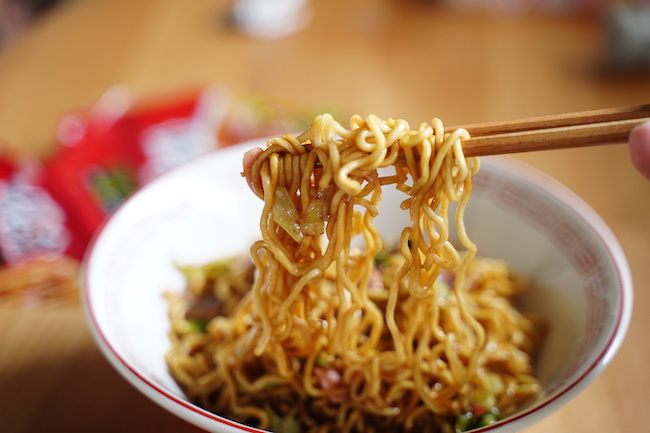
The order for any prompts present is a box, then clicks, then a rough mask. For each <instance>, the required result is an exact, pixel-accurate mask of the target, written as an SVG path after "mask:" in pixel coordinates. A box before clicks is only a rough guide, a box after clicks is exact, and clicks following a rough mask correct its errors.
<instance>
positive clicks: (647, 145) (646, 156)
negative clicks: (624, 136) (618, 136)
mask: <svg viewBox="0 0 650 433" xmlns="http://www.w3.org/2000/svg"><path fill="white" fill-rule="evenodd" d="M628 144H629V148H630V158H631V159H632V163H633V164H634V166H635V167H636V169H637V170H638V171H639V172H640V173H641V174H642V175H643V176H645V177H646V178H648V179H649V180H650V122H645V123H642V124H641V125H639V126H637V127H636V128H634V129H633V130H632V132H631V133H630V137H629V139H628Z"/></svg>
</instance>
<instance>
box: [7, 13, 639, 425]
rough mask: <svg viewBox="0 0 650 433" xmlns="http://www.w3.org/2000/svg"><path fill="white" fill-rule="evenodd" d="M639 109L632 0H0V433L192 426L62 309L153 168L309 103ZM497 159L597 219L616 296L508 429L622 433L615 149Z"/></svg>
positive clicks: (268, 124) (621, 229) (635, 336)
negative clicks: (131, 380)
mask: <svg viewBox="0 0 650 433" xmlns="http://www.w3.org/2000/svg"><path fill="white" fill-rule="evenodd" d="M649 102H650V2H648V1H641V0H638V1H631V0H630V1H604V0H601V1H598V0H554V1H541V0H528V1H526V0H519V1H517V0H239V1H234V0H192V1H183V0H58V1H57V0H40V1H39V0H0V256H1V260H2V261H1V262H0V264H1V266H0V402H2V403H1V404H0V431H2V432H32V431H44V430H47V431H51V432H63V431H116V430H117V431H123V432H130V431H142V430H143V429H147V430H150V429H153V428H156V429H157V430H158V431H184V430H190V431H191V430H192V429H191V428H189V427H188V426H187V425H185V424H184V423H183V422H181V421H179V420H177V419H176V418H174V417H173V416H171V415H169V414H167V413H165V412H164V411H163V410H162V409H160V408H158V407H157V406H156V405H155V404H153V403H151V402H149V401H148V400H146V399H145V398H144V397H142V396H141V395H140V394H139V393H138V392H137V391H136V390H134V389H132V388H131V387H130V386H129V385H128V384H127V383H126V382H124V381H123V380H122V379H121V378H120V377H119V376H118V375H117V373H116V372H115V371H113V370H112V368H111V367H110V366H109V365H108V364H107V363H106V361H104V359H103V358H102V356H101V354H100V353H99V351H98V350H97V349H96V348H95V346H94V343H93V341H92V339H91V337H90V335H89V333H88V331H87V329H86V327H85V323H84V317H83V312H82V311H81V309H80V307H79V303H78V301H77V300H76V299H77V293H78V286H77V278H78V272H79V262H80V260H81V258H82V257H83V254H84V252H85V248H86V246H87V245H88V242H89V241H90V239H91V238H92V235H93V233H94V231H95V229H96V228H97V227H98V226H99V225H100V224H101V221H102V220H103V219H104V218H106V217H107V216H109V215H110V213H111V211H112V210H113V209H114V208H115V206H117V205H118V204H119V203H120V202H121V200H123V199H124V197H126V196H128V194H130V193H131V192H132V191H133V190H134V189H135V188H137V187H139V186H140V185H142V184H144V183H146V182H147V181H149V180H150V179H152V178H153V177H155V176H157V175H159V174H161V173H163V172H164V171H166V170H168V169H170V168H172V167H174V166H175V165H178V164H180V163H182V162H184V161H186V160H188V159H190V158H193V157H198V156H200V155H201V154H203V153H205V152H209V151H212V150H214V149H217V148H219V147H223V146H228V145H231V144H234V143H237V142H239V141H243V140H246V139H249V138H253V137H260V136H266V135H269V134H276V133H283V132H285V131H295V130H300V129H301V128H305V127H306V126H308V124H309V121H310V120H311V118H312V117H313V116H314V115H315V114H319V113H321V112H331V113H333V114H334V115H335V116H337V117H338V118H340V120H341V121H342V122H343V123H345V122H346V118H348V117H349V116H350V115H352V114H360V115H362V116H366V115H368V114H376V115H378V116H380V117H399V118H404V119H406V120H407V121H409V123H411V125H417V124H418V123H420V122H422V121H429V120H430V119H431V118H432V117H439V118H441V119H442V120H443V121H444V122H445V124H447V125H462V124H469V123H475V122H485V121H492V120H507V119H515V118H523V117H530V116H540V115H546V114H556V113H563V112H572V111H582V110H592V109H600V108H608V107H615V106H626V105H636V104H644V103H649ZM514 157H515V158H517V159H520V160H522V161H524V162H527V163H529V164H530V165H532V166H534V167H536V168H538V169H540V170H542V171H544V172H546V173H548V174H550V175H551V176H553V177H555V178H556V179H558V180H559V181H561V182H563V183H564V184H565V185H567V186H568V187H569V188H571V189H572V190H574V191H575V192H577V193H578V194H579V195H580V196H581V197H583V198H584V200H585V201H586V202H587V203H588V204H590V205H591V206H592V207H594V209H596V210H597V211H598V212H599V213H600V214H601V215H602V216H603V218H604V219H605V221H606V222H607V223H608V224H609V225H610V227H612V230H613V231H614V233H615V234H616V235H617V237H618V238H619V240H620V242H621V244H622V246H623V248H624V250H625V252H626V254H627V256H628V260H629V261H630V265H631V268H632V272H633V277H634V280H635V285H636V287H637V291H636V296H637V297H636V300H635V302H636V304H635V316H634V319H633V323H632V327H631V329H630V332H629V337H628V339H627V340H626V343H625V344H624V346H623V348H622V349H621V352H620V354H619V356H617V358H616V359H615V360H614V362H613V364H612V366H611V367H610V368H609V369H608V370H607V372H606V373H605V375H603V376H602V377H601V378H599V379H598V380H597V381H596V382H595V383H594V384H593V385H592V386H591V387H590V388H589V389H588V391H587V392H586V393H584V394H582V395H581V396H580V397H578V398H577V399H576V400H575V401H574V402H572V403H571V404H570V405H569V407H567V408H566V409H563V410H562V411H560V412H558V413H557V414H556V415H554V416H552V417H551V418H549V419H547V420H544V421H543V422H541V423H540V424H539V425H538V426H535V427H534V428H532V429H530V430H529V431H530V432H531V433H535V432H543V431H551V430H552V429H553V430H554V431H556V432H578V431H609V432H623V431H634V430H636V431H643V430H644V429H645V423H644V422H643V417H642V416H640V415H639V411H640V410H642V406H641V404H642V402H644V401H646V400H647V399H648V398H650V391H648V389H647V388H648V386H649V385H650V376H649V375H648V374H647V373H644V374H643V375H641V376H639V374H638V373H637V372H640V371H644V370H646V365H647V363H648V362H649V361H650V349H648V347H647V344H646V343H645V342H646V339H645V325H646V324H647V323H648V322H647V319H642V318H643V317H646V316H645V315H646V314H648V311H649V310H650V303H649V302H650V300H649V299H648V295H647V294H646V293H647V291H646V290H645V288H646V287H647V286H648V285H650V271H649V270H648V269H647V264H648V263H650V218H649V215H650V214H649V212H650V185H649V184H648V182H647V181H645V180H644V179H643V178H642V177H641V176H640V175H639V174H638V173H636V172H635V171H634V169H633V168H632V165H631V164H630V161H629V156H628V154H627V148H626V147H625V146H604V147H600V148H589V149H569V150H562V151H552V152H533V153H528V154H521V155H516V156H514ZM89 179H90V180H89ZM14 187H15V188H14ZM19 187H20V188H19ZM12 188H13V189H12ZM21 188H22V189H21ZM11 233H13V235H12V236H14V237H12V236H10V234H11ZM16 233H17V234H16ZM640 318H641V319H640ZM644 320H646V321H645V322H644ZM600 409H602V410H600Z"/></svg>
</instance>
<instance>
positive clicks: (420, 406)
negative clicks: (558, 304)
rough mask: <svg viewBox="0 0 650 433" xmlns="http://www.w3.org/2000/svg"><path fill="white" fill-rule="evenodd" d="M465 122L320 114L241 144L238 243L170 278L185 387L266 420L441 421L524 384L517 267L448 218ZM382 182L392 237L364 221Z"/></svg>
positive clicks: (468, 414)
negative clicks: (293, 130)
mask: <svg viewBox="0 0 650 433" xmlns="http://www.w3.org/2000/svg"><path fill="white" fill-rule="evenodd" d="M468 137H469V135H468V133H467V132H466V131H464V130H456V131H452V132H445V131H444V128H443V125H442V122H441V121H440V120H438V119H433V120H432V122H431V123H430V124H428V123H422V124H421V125H419V126H418V128H417V129H414V130H412V129H410V127H409V125H408V123H407V122H406V121H404V120H394V119H388V120H381V119H379V118H377V117H376V116H369V117H368V118H366V119H363V118H361V117H359V116H353V117H352V118H351V120H350V125H349V127H344V126H342V125H341V124H340V123H338V122H336V121H335V120H334V119H333V118H332V116H330V115H328V114H325V115H321V116H318V117H317V118H315V119H314V121H313V123H312V125H311V127H310V128H309V129H308V130H307V131H305V132H304V133H303V134H301V135H299V136H293V135H290V134H287V135H284V136H282V137H277V138H273V139H271V140H269V141H268V144H267V148H266V149H263V150H260V151H257V152H256V153H255V154H254V158H249V159H254V161H250V160H249V161H248V165H247V167H245V171H246V174H247V177H248V180H249V184H250V186H251V188H252V189H253V191H254V193H255V194H256V195H257V196H259V197H260V198H261V199H263V200H264V208H263V211H262V215H261V218H260V228H261V233H262V239H261V240H260V241H258V242H256V243H255V244H254V245H253V246H252V247H251V249H250V259H251V261H250V262H249V261H247V260H246V258H233V259H229V260H222V261H219V262H215V263H213V264H210V265H207V266H204V267H188V268H185V269H184V272H185V273H186V275H187V278H188V283H189V289H188V293H187V294H185V295H173V294H168V297H169V299H170V302H171V308H170V316H171V319H172V331H171V332H170V337H171V339H172V342H173V347H172V349H171V350H170V352H169V353H168V356H167V362H168V365H169V368H170V371H171V373H172V375H173V376H174V378H175V379H176V380H177V382H178V383H179V384H180V385H181V387H182V388H183V390H184V391H185V392H186V393H187V395H188V397H189V398H191V399H193V400H195V401H197V402H198V404H200V405H201V406H203V407H206V408H207V409H210V410H212V411H214V412H215V413H219V414H222V415H225V416H227V417H230V418H233V419H236V420H239V421H241V422H244V423H247V424H250V425H254V426H258V427H260V428H263V429H271V430H273V431H287V432H294V431H295V432H298V431H309V432H381V431H405V432H406V431H418V432H453V431H461V430H465V429H468V428H472V427H476V426H479V425H483V424H488V423H491V422H494V421H497V420H499V419H500V418H502V417H504V416H507V415H508V414H511V413H512V412H514V411H516V410H517V409H519V408H520V407H522V406H523V405H525V404H526V403H527V402H528V401H530V400H531V399H532V398H535V397H536V396H538V395H539V393H540V392H541V388H540V386H539V384H538V382H537V380H536V379H535V378H534V377H533V375H532V373H533V367H532V356H533V353H534V350H535V348H536V347H537V346H538V343H539V339H540V336H541V332H542V329H543V325H542V322H541V321H540V320H539V319H538V318H534V317H529V316H526V315H523V314H522V313H520V312H519V311H518V310H517V309H516V308H515V307H514V306H513V297H514V296H515V295H516V294H518V293H520V292H521V291H522V290H524V289H525V287H526V285H527V284H526V282H525V281H524V280H523V279H521V278H520V277H519V276H517V275H514V274H513V272H511V270H510V269H509V267H508V265H507V264H506V263H504V262H502V261H500V260H495V259H486V258H481V257H478V256H477V247H476V245H474V243H473V242H472V241H471V240H470V238H469V237H468V235H467V232H466V229H465V226H464V222H463V215H464V212H465V208H466V206H467V203H468V201H469V198H470V194H471V191H472V177H473V175H474V174H475V173H476V172H477V171H478V170H479V165H480V163H479V160H478V159H477V158H465V157H464V156H463V151H462V140H463V139H466V138H468ZM305 145H307V146H305ZM398 158H399V161H402V162H400V163H399V164H397V163H396V162H397V161H398ZM386 185H394V187H395V188H397V189H398V190H399V191H401V192H403V193H404V194H405V196H404V200H403V202H402V203H401V208H402V209H403V210H404V211H405V212H407V213H408V215H409V219H410V224H409V225H408V226H406V227H404V229H403V230H402V232H401V236H400V238H399V240H398V242H396V245H391V246H386V245H383V243H382V238H381V236H380V233H379V232H378V231H377V229H376V228H375V226H374V225H373V218H374V217H375V216H377V214H378V213H379V204H380V200H381V193H382V188H383V187H386ZM454 228H455V232H456V233H457V235H458V238H459V240H460V244H461V246H460V247H459V248H456V247H455V246H454V245H453V244H452V243H451V242H450V235H451V232H452V231H454ZM206 311H208V312H207V313H206ZM201 314H203V315H201Z"/></svg>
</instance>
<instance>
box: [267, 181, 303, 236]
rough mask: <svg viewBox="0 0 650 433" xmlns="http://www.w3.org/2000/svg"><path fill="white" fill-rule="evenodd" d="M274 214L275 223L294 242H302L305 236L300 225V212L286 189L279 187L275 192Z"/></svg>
mask: <svg viewBox="0 0 650 433" xmlns="http://www.w3.org/2000/svg"><path fill="white" fill-rule="evenodd" d="M272 212H273V221H275V222H276V223H277V224H278V225H279V226H280V227H282V228H283V229H284V230H285V231H286V232H287V233H288V234H289V236H291V238H293V240H294V241H296V242H300V241H301V240H302V238H303V234H302V231H301V229H300V224H299V223H298V210H297V209H296V205H295V204H294V203H293V201H292V200H291V197H290V196H289V191H287V189H286V188H284V187H278V188H277V189H276V190H275V200H274V202H273V209H272Z"/></svg>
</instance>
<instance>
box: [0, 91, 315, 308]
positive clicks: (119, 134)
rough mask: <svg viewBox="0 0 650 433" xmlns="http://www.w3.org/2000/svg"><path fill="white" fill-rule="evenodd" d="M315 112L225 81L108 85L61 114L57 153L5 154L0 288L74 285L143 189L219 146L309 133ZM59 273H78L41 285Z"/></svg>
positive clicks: (0, 172)
mask: <svg viewBox="0 0 650 433" xmlns="http://www.w3.org/2000/svg"><path fill="white" fill-rule="evenodd" d="M313 114H314V113H308V112H306V111H303V110H300V109H298V108H296V107H292V106H290V105H289V104H286V103H283V102H281V101H273V100H269V99H264V98H260V97H258V96H255V95H235V94H233V93H232V92H231V91H229V89H228V88H227V87H225V86H214V87H210V88H204V89H201V90H199V91H196V92H189V93H188V94H186V95H182V96H176V97H171V96H169V97H167V98H159V99H158V100H156V101H144V102H139V103H138V104H135V103H134V101H133V100H132V96H131V94H130V92H129V91H128V89H126V88H124V87H121V86H116V87H114V88H112V89H109V90H108V91H107V92H106V93H105V94H104V96H103V97H102V98H101V99H100V100H99V101H98V102H97V103H96V104H95V105H94V106H93V107H91V108H90V109H89V110H87V111H85V112H78V113H71V114H67V115H65V116H63V118H62V119H61V121H60V123H59V127H58V131H57V137H58V143H57V148H58V150H57V152H56V153H55V154H54V156H53V157H52V158H50V159H48V160H46V161H40V160H37V159H35V158H33V157H31V156H30V155H23V154H20V153H17V152H13V154H9V153H7V152H3V153H0V266H1V267H0V294H5V295H7V294H18V293H21V294H24V293H25V291H26V290H28V289H29V290H28V293H29V299H30V300H32V301H34V300H37V299H38V298H39V296H43V294H44V293H45V292H47V293H49V294H55V293H56V292H57V290H59V291H70V290H71V289H70V288H71V287H73V286H74V285H75V281H76V277H77V275H76V270H75V266H74V263H77V264H78V262H79V261H80V260H81V259H82V258H83V255H84V253H85V251H86V248H87V246H88V244H89V243H90V241H91V240H92V237H93V235H94V233H95V231H96V230H97V228H98V227H99V226H100V225H101V224H102V222H103V221H104V220H105V219H106V217H107V216H109V215H110V214H111V213H112V212H113V211H115V209H116V208H117V207H118V206H119V205H120V204H121V203H122V202H123V201H124V200H125V199H126V198H127V197H128V196H129V195H130V194H131V193H132V192H133V191H135V190H136V189H137V188H139V187H140V186H142V185H144V184H146V183H147V182H149V181H151V180H153V179H155V178H156V177H157V176H159V175H161V174H163V173H165V172H167V171H169V170H171V169H173V168H174V167H176V166H178V165H180V164H182V163H184V162H186V161H189V160H191V159H193V158H196V157H199V156H201V155H204V154H205V153H207V152H211V151H214V150H216V149H218V148H220V147H224V146H229V145H231V144H234V143H238V142H242V141H245V140H249V139H252V138H258V137H264V136H269V135H275V134H281V133H284V132H286V131H299V130H302V129H305V128H306V127H307V126H308V125H309V122H310V121H311V118H312V117H313ZM57 264H58V265H59V267H58V268H57ZM62 269H68V270H69V271H70V272H71V274H70V275H69V279H70V281H67V280H66V278H62V279H63V283H64V284H63V285H62V288H59V289H56V287H54V288H53V287H52V284H51V281H50V283H49V284H47V287H48V289H47V290H45V289H44V285H43V284H40V283H39V284H36V282H38V281H41V280H43V282H45V281H48V280H51V279H52V275H51V272H53V270H58V271H57V272H59V273H60V272H61V270H62ZM35 272H38V273H40V274H41V277H38V276H37V275H36V274H35ZM48 273H50V274H49V275H48ZM72 280H75V281H72ZM34 287H40V289H38V290H37V291H38V292H40V295H38V294H35V293H34V291H35V289H34Z"/></svg>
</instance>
